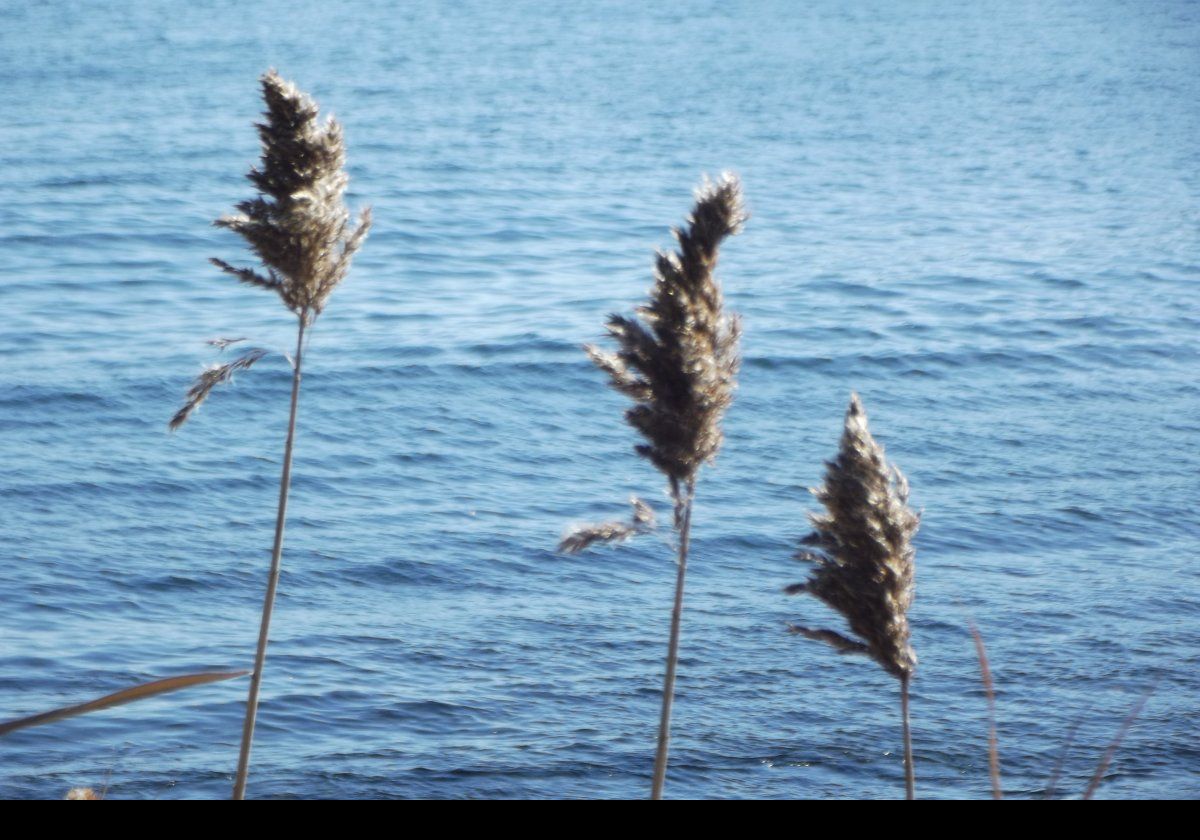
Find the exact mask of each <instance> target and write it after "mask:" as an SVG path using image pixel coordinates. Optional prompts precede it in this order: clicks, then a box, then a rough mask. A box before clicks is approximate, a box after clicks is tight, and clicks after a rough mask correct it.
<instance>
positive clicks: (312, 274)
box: [170, 70, 371, 799]
mask: <svg viewBox="0 0 1200 840" xmlns="http://www.w3.org/2000/svg"><path fill="white" fill-rule="evenodd" d="M260 82H261V85H262V94H263V99H264V100H265V102H266V106H267V107H266V111H265V113H264V117H265V120H264V121H263V122H262V123H259V124H258V134H259V138H260V139H261V141H262V162H261V164H260V166H257V167H254V168H252V169H251V170H250V172H249V174H248V175H247V178H249V180H250V182H251V183H252V184H253V185H254V186H255V188H256V189H257V192H258V194H257V195H256V196H255V197H254V198H251V199H249V200H247V201H243V202H241V203H240V204H238V205H237V206H236V210H237V212H236V213H232V214H230V215H227V216H222V217H221V218H219V219H217V221H216V222H214V224H216V225H217V226H218V227H222V228H226V229H228V230H231V231H234V232H235V233H237V234H239V235H240V236H241V237H242V238H243V239H244V240H245V241H246V243H247V244H248V245H249V247H250V250H251V251H252V252H253V253H254V255H255V256H256V257H258V260H259V262H260V264H261V265H260V266H259V267H258V268H248V267H240V266H234V265H231V264H230V263H227V262H225V261H224V260H220V259H213V260H212V263H213V264H214V265H215V266H217V268H219V269H221V270H222V271H224V272H225V273H226V274H229V275H231V276H233V277H234V278H235V279H237V280H238V281H240V282H242V283H246V284H248V285H251V286H257V287H259V288H262V289H267V290H268V291H272V292H275V293H276V294H277V295H279V298H280V299H281V300H282V301H283V304H284V306H286V307H287V308H288V309H289V310H290V311H291V312H292V313H293V314H294V315H295V316H296V318H297V329H296V351H295V355H294V356H292V357H291V358H290V359H289V361H290V362H291V365H292V397H291V408H290V413H289V417H288V432H287V440H286V443H285V444H284V455H283V471H282V475H281V477H280V482H279V507H278V513H277V516H276V520H275V542H274V546H273V548H272V552H271V570H270V574H269V575H268V578H267V591H266V597H265V599H264V602H263V610H262V620H261V624H260V628H259V637H258V647H257V651H256V654H255V661H254V671H253V672H252V676H251V680H250V692H249V697H248V699H247V703H246V717H245V722H244V724H243V728H242V742H241V750H240V753H239V757H238V770H237V777H236V780H235V782H234V790H233V797H234V799H243V798H245V793H246V777H247V774H248V772H249V765H250V748H251V744H252V743H253V739H254V724H255V719H256V716H257V712H258V697H259V689H260V686H261V683H262V674H263V666H264V664H265V661H266V652H267V641H268V638H269V635H270V625H271V613H272V610H273V608H274V603H275V591H276V589H277V587H278V584H279V571H280V560H281V557H282V553H283V531H284V523H285V521H286V518H287V502H288V493H289V490H290V487H291V472H292V449H293V446H294V443H295V437H296V413H297V406H298V403H299V396H300V378H301V363H302V361H303V354H304V339H305V332H306V330H307V329H308V328H309V327H311V326H312V324H313V323H314V322H315V321H316V319H317V317H318V316H319V315H320V314H321V312H322V311H323V310H324V308H325V303H326V301H327V300H328V298H329V295H330V293H332V292H333V290H334V289H335V288H337V286H338V284H340V283H341V282H342V280H343V279H344V278H345V276H346V272H347V271H348V270H349V268H350V261H351V259H352V258H353V256H354V254H355V252H357V251H358V249H359V248H360V247H361V245H362V243H363V240H364V239H365V238H366V235H367V231H368V230H369V229H370V226H371V215H370V210H364V211H363V213H362V215H361V216H360V217H359V219H358V221H357V223H355V224H351V220H350V212H349V210H348V209H347V208H346V204H345V201H344V198H343V195H344V193H345V190H346V185H347V182H348V177H347V175H346V173H345V170H344V168H343V167H344V164H345V160H346V151H345V145H344V143H343V138H342V128H341V126H340V125H339V124H338V123H337V122H336V121H335V120H333V119H328V120H326V121H325V122H323V123H322V122H320V121H319V120H318V115H319V110H318V107H317V104H316V103H315V102H314V101H313V100H312V99H311V98H309V97H308V96H307V95H306V94H304V93H302V92H301V91H300V90H299V89H298V88H296V86H295V85H293V84H292V83H291V82H287V81H284V80H283V79H282V78H280V77H279V75H278V74H277V73H276V72H275V71H274V70H271V71H268V72H267V73H266V74H264V75H263V77H262V78H261V80H260ZM241 340H242V339H217V340H215V341H214V342H211V343H213V344H214V345H215V346H217V347H218V348H221V349H223V348H224V347H226V346H228V345H229V344H232V343H236V342H237V341H241ZM264 352H265V351H257V350H252V351H249V352H248V353H247V354H245V355H243V356H242V357H241V358H239V359H238V360H237V361H235V362H232V363H230V364H229V365H224V366H221V367H218V368H213V369H211V370H209V371H206V372H205V373H204V374H201V376H200V378H199V379H198V380H197V381H196V384H195V385H193V386H192V390H191V391H189V392H188V399H187V402H186V403H185V404H184V406H183V408H181V409H180V410H179V412H177V413H176V415H175V417H174V418H173V419H172V421H171V424H170V425H171V428H172V429H175V428H178V427H179V426H180V425H182V424H183V422H184V421H186V420H187V418H188V417H189V416H190V414H191V413H192V412H193V411H194V410H195V409H196V407H198V406H199V405H200V403H201V402H203V401H204V399H205V398H206V397H207V396H208V394H209V393H210V392H211V391H212V389H213V388H214V387H215V386H216V385H218V384H221V383H222V382H226V381H228V380H229V379H230V378H231V377H232V375H233V373H234V371H236V370H241V369H245V368H248V367H250V366H251V365H252V364H254V362H256V361H258V360H259V359H261V358H262V355H261V354H263V353H264ZM256 354H260V355H256Z"/></svg>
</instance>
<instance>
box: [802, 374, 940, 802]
mask: <svg viewBox="0 0 1200 840" xmlns="http://www.w3.org/2000/svg"><path fill="white" fill-rule="evenodd" d="M813 493H814V494H815V495H816V497H817V499H818V500H819V501H820V502H821V503H822V504H823V505H824V507H825V512H824V513H819V514H811V515H810V519H811V521H812V525H813V533H812V534H810V535H809V536H808V537H805V538H804V540H802V548H801V550H800V551H799V552H798V554H797V557H798V558H799V559H801V560H805V561H808V562H811V563H812V564H813V569H812V572H811V573H810V576H809V579H808V580H807V581H806V582H805V583H800V584H795V585H793V586H789V587H787V589H786V590H785V591H786V592H787V593H788V594H789V595H796V594H799V593H802V592H807V593H809V594H811V595H814V596H816V597H817V598H819V599H820V600H822V601H824V602H825V603H826V604H828V605H829V606H830V607H832V608H833V609H835V610H837V611H838V612H839V613H841V614H842V615H843V616H844V617H845V619H846V622H847V623H848V624H849V626H850V631H851V632H852V633H853V635H854V637H855V638H850V637H847V636H845V635H843V634H841V633H838V632H835V631H833V630H814V629H812V628H809V627H804V626H796V625H792V626H791V628H790V629H791V630H792V632H794V633H798V634H800V635H802V636H806V637H807V638H810V639H816V640H818V641H823V642H825V643H827V644H830V645H832V646H833V647H834V648H835V649H837V651H838V652H839V653H862V654H866V655H867V656H870V657H871V658H872V659H874V660H875V661H876V662H878V663H879V665H880V666H881V667H882V668H883V669H884V670H885V671H887V672H888V673H889V674H891V675H892V676H894V677H896V678H897V679H899V680H900V706H901V717H902V720H903V728H904V771H905V772H904V776H905V789H906V794H907V797H908V798H909V799H912V798H914V796H915V791H914V787H915V785H914V774H913V760H912V735H911V731H910V727H909V716H908V687H909V681H910V679H911V677H912V674H913V672H914V670H915V669H916V665H917V655H916V653H915V652H914V651H913V649H912V645H911V644H909V635H910V634H909V627H908V609H909V607H910V606H912V601H913V578H914V551H913V547H912V537H913V535H914V534H915V533H916V531H917V526H918V524H919V522H920V518H919V517H918V516H917V514H916V513H914V512H913V511H912V510H911V509H910V508H909V507H908V482H907V481H906V480H905V478H904V476H903V475H902V474H901V472H900V471H899V470H898V469H896V467H895V466H893V465H890V464H888V462H887V460H886V459H885V457H884V452H883V447H882V446H880V445H879V444H878V443H876V442H875V439H874V438H873V437H872V436H871V432H870V429H869V428H868V427H867V415H866V412H865V411H864V410H863V407H862V403H861V402H860V401H859V399H858V395H857V394H854V395H851V397H850V408H849V410H848V411H847V412H846V421H845V428H844V431H843V432H842V439H841V446H840V448H839V450H838V455H837V458H835V459H834V460H833V461H829V462H827V463H826V471H825V483H824V485H823V486H822V487H820V488H818V489H816V490H814V491H813Z"/></svg>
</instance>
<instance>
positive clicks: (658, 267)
mask: <svg viewBox="0 0 1200 840" xmlns="http://www.w3.org/2000/svg"><path fill="white" fill-rule="evenodd" d="M745 220H746V215H745V211H744V209H743V206H742V191H741V184H740V183H739V182H738V180H737V178H736V177H734V176H733V175H730V174H725V175H722V176H721V177H720V179H718V180H717V182H716V183H710V182H708V181H707V180H705V182H704V183H703V184H702V186H701V187H700V189H699V190H698V191H697V192H696V203H695V206H694V207H693V208H692V213H691V216H690V217H689V219H688V226H687V229H686V230H675V231H674V234H675V238H676V240H677V242H678V245H679V250H678V252H676V253H665V252H659V253H658V255H657V259H656V264H655V279H654V287H653V288H652V289H651V291H650V301H649V303H647V304H646V305H645V306H643V307H640V308H639V309H638V311H637V316H638V317H632V318H630V317H625V316H622V315H612V316H610V317H609V319H608V332H609V335H610V336H611V337H612V338H613V339H615V340H616V342H617V345H618V348H617V351H616V352H607V351H604V350H600V349H599V348H597V347H594V346H588V347H586V348H585V350H586V351H587V353H588V355H589V356H590V357H591V359H592V361H593V363H595V364H596V366H597V367H599V368H600V369H601V370H603V371H604V372H605V373H607V374H608V375H609V378H610V384H611V385H612V387H613V388H615V389H616V390H617V391H619V392H620V393H622V394H624V395H625V396H627V397H629V398H630V399H632V400H633V402H634V405H633V407H632V408H630V409H629V410H628V411H626V412H625V420H626V422H628V423H629V425H630V426H632V427H633V428H634V429H635V430H636V431H637V432H639V433H640V434H641V435H642V437H644V438H645V440H646V443H644V444H642V445H639V446H637V447H636V451H637V453H638V454H639V455H641V456H642V457H644V458H646V459H647V460H649V461H650V462H651V463H652V464H653V465H654V466H655V467H656V468H657V469H658V470H659V471H660V472H662V473H663V474H664V475H666V477H667V481H668V486H669V490H670V495H671V499H672V501H673V503H674V506H675V518H674V524H675V530H676V531H677V533H678V537H679V553H678V558H677V561H678V565H677V569H676V579H675V596H674V600H673V603H672V608H671V631H670V639H669V642H668V646H667V659H666V667H665V674H664V677H663V695H662V708H661V713H660V715H659V727H658V740H657V747H656V751H655V757H654V775H653V781H652V783H651V792H650V796H651V798H652V799H661V798H662V794H663V786H664V783H665V780H666V772H667V756H668V753H669V750H670V738H671V709H672V706H673V703H674V696H675V676H676V671H677V668H678V661H679V629H680V624H681V620H682V614H683V591H684V582H685V579H686V576H687V560H688V547H689V544H690V540H691V525H692V506H693V500H694V498H695V491H696V475H697V472H698V471H699V469H700V466H701V465H702V464H704V463H706V462H711V461H713V460H714V459H715V458H716V455H717V452H718V451H719V450H720V448H721V443H722V441H723V433H722V431H721V418H722V417H723V416H724V414H725V411H726V409H728V408H729V405H730V404H731V403H732V401H733V391H734V388H735V387H736V385H737V372H738V367H739V365H740V361H741V360H740V358H739V356H738V340H739V338H740V336H741V326H740V323H739V321H738V318H737V317H736V316H734V315H728V314H726V313H725V310H724V300H723V295H722V292H721V287H720V285H719V284H718V283H717V281H716V278H715V276H714V275H713V270H714V268H715V267H716V263H717V254H718V249H719V247H720V244H721V242H722V241H723V240H724V239H725V238H726V237H727V236H730V235H733V234H735V233H738V232H739V231H740V230H741V228H742V224H743V223H744V222H745ZM638 525H639V519H638V515H637V514H635V518H634V524H633V525H630V526H626V525H625V524H624V523H604V524H601V525H593V526H588V527H586V528H583V529H577V530H576V531H575V532H574V533H573V534H571V535H568V537H566V538H564V540H563V542H562V543H561V544H560V546H559V549H560V550H562V551H568V552H571V551H576V550H581V549H582V548H584V547H586V546H587V545H591V544H593V543H598V542H611V541H614V540H622V539H626V538H628V537H630V536H632V535H634V534H636V533H641V532H643V531H644V530H648V529H647V528H639V527H638Z"/></svg>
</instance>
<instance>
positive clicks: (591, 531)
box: [558, 496, 656, 554]
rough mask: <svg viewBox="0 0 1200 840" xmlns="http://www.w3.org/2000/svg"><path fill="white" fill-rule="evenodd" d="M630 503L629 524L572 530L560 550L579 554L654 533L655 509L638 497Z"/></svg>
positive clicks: (590, 526)
mask: <svg viewBox="0 0 1200 840" xmlns="http://www.w3.org/2000/svg"><path fill="white" fill-rule="evenodd" d="M629 503H630V504H631V505H633V515H632V516H631V517H630V521H629V522H600V523H597V524H595V525H582V526H580V527H577V528H572V529H571V530H569V531H567V533H565V534H564V535H563V538H562V540H561V541H560V542H559V544H558V550H559V551H560V552H562V553H563V554H578V553H579V552H581V551H583V550H584V549H586V548H588V547H589V546H591V545H593V544H595V543H614V542H624V541H625V540H627V539H629V538H630V537H635V536H638V535H639V534H648V533H649V532H651V531H653V530H654V528H655V526H656V522H655V516H654V508H652V507H650V505H648V504H646V503H645V502H643V501H642V500H641V499H639V498H638V497H637V496H634V497H632V498H631V499H630V500H629Z"/></svg>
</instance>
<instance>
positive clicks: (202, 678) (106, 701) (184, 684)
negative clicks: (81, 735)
mask: <svg viewBox="0 0 1200 840" xmlns="http://www.w3.org/2000/svg"><path fill="white" fill-rule="evenodd" d="M248 673H249V671H206V672H203V673H199V674H184V675H182V676H178V677H167V678H165V679H161V680H151V681H150V682H145V683H140V684H139V685H135V686H132V687H130V688H124V689H121V690H120V691H114V692H113V693H112V694H106V695H104V696H103V697H98V698H96V699H95V700H89V701H87V702H86V703H77V704H75V705H71V706H62V707H60V708H57V709H52V710H50V711H48V712H39V713H38V714H36V715H29V716H28V717H21V718H16V719H14V720H6V721H3V722H0V736H4V735H7V734H9V733H10V732H16V731H17V730H18V729H29V728H30V727H34V726H45V725H46V724H48V723H56V722H58V721H60V720H66V719H67V718H72V717H75V716H76V715H86V714H88V713H89V712H98V711H101V710H102V709H111V708H112V707H113V706H122V705H124V704H126V703H136V702H137V701H138V700H149V699H150V698H151V697H157V696H158V695H160V694H167V693H169V692H172V691H179V690H181V689H184V688H192V687H193V686H197V685H208V684H209V683H214V682H221V681H222V680H232V679H235V678H237V677H244V676H245V675H246V674H248Z"/></svg>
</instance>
